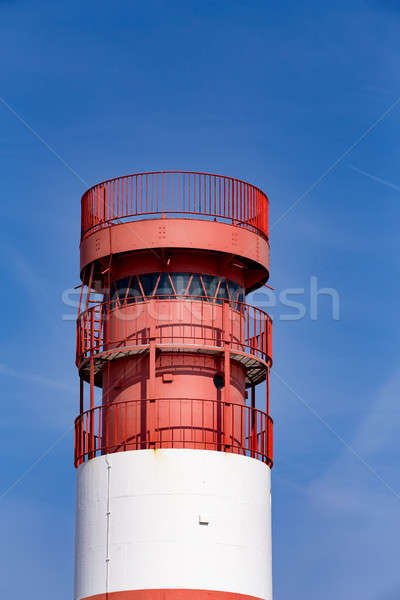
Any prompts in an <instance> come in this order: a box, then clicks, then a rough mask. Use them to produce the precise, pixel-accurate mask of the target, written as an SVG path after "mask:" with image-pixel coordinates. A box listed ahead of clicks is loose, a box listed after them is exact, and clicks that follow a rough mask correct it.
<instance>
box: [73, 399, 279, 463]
mask: <svg viewBox="0 0 400 600" xmlns="http://www.w3.org/2000/svg"><path fill="white" fill-rule="evenodd" d="M132 424H136V426H135V425H132ZM137 424H140V425H139V426H138V425H137ZM272 431H273V421H272V419H271V417H270V416H269V415H267V414H266V413H264V412H263V411H261V410H258V409H256V408H252V407H250V406H245V405H242V404H233V403H225V402H220V401H217V400H199V399H183V398H180V399H175V398H162V399H155V400H153V399H152V400H148V399H147V400H129V401H125V402H118V403H111V404H109V405H102V406H97V407H96V408H93V409H91V410H87V411H86V412H84V413H82V414H81V415H79V416H78V417H77V419H76V420H75V466H76V467H77V466H79V465H80V464H82V463H83V462H85V460H87V459H90V458H94V457H96V456H99V455H102V454H109V453H113V452H123V451H127V450H144V449H150V448H151V449H154V448H191V449H203V450H217V451H221V452H230V453H235V454H242V455H245V456H250V457H253V458H258V459H259V460H262V461H263V462H265V463H267V464H268V465H269V466H271V467H272V463H273V445H272V442H273V440H272Z"/></svg>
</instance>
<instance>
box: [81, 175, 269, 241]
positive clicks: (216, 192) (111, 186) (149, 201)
mask: <svg viewBox="0 0 400 600" xmlns="http://www.w3.org/2000/svg"><path fill="white" fill-rule="evenodd" d="M146 215H152V216H153V217H183V216H184V215H195V216H196V217H197V218H203V219H209V220H217V221H221V222H225V223H229V224H232V225H239V226H240V227H244V228H246V229H249V230H250V231H254V232H255V233H258V234H259V235H261V236H263V237H264V238H267V239H268V198H267V196H266V195H265V194H264V192H262V191H261V190H260V189H259V188H257V187H255V186H254V185H251V184H249V183H246V182H245V181H241V180H239V179H232V178H231V177H224V176H222V175H212V174H207V173H196V172H192V171H191V172H189V171H160V172H154V173H139V174H135V175H126V176H124V177H117V178H115V179H110V180H108V181H104V182H102V183H98V184H97V185H94V186H93V187H91V188H90V189H88V190H87V191H86V192H85V193H84V194H83V196H82V239H83V238H85V237H86V236H87V235H88V234H90V233H93V232H94V231H97V230H99V229H102V228H104V227H109V226H110V225H112V224H114V223H119V222H126V221H132V220H135V219H137V218H140V217H142V216H146Z"/></svg>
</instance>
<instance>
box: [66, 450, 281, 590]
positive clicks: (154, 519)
mask: <svg viewBox="0 0 400 600" xmlns="http://www.w3.org/2000/svg"><path fill="white" fill-rule="evenodd" d="M270 483H271V471H270V469H269V467H268V466H266V465H265V464H264V463H262V462H261V461H260V460H257V459H253V458H248V457H246V456H241V455H237V454H230V453H225V452H217V451H215V452H214V451H210V450H189V449H182V450H178V449H161V450H155V451H154V450H136V451H131V452H119V453H114V454H109V455H107V456H100V457H97V458H94V459H91V460H89V461H88V462H86V463H84V464H82V465H81V466H80V467H79V468H78V481H77V512H76V553H75V560H76V571H75V600H81V599H83V598H88V597H90V596H94V595H96V594H104V593H106V592H110V593H111V592H116V591H128V590H146V589H200V590H214V591H221V592H231V593H236V594H247V595H249V596H254V597H256V598H260V599H263V600H272V553H271V495H270Z"/></svg>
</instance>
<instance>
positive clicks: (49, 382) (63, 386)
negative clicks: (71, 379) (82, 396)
mask: <svg viewBox="0 0 400 600" xmlns="http://www.w3.org/2000/svg"><path fill="white" fill-rule="evenodd" d="M0 376H5V377H14V378H15V379H20V380H22V381H27V382H29V383H35V384H39V385H43V386H45V387H48V388H53V389H58V390H63V391H66V392H73V393H74V394H75V393H76V386H73V385H69V384H68V383H64V382H62V381H57V380H56V379H50V378H49V377H44V376H43V375H36V374H34V373H27V372H26V371H17V370H15V369H12V368H11V367H8V366H7V365H5V364H4V363H0Z"/></svg>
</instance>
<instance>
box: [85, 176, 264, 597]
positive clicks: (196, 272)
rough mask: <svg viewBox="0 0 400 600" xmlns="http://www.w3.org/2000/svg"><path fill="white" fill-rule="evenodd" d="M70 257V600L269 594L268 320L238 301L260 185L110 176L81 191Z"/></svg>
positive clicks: (258, 237) (253, 279)
mask: <svg viewBox="0 0 400 600" xmlns="http://www.w3.org/2000/svg"><path fill="white" fill-rule="evenodd" d="M80 255H81V266H80V273H81V279H82V286H81V298H80V307H79V316H78V320H77V358H76V364H77V367H78V370H79V376H80V412H79V416H78V417H77V419H76V421H75V466H76V468H77V509H76V573H75V600H261V599H262V600H271V598H272V574H271V498H270V475H271V468H272V419H271V418H270V416H269V391H268V390H269V369H270V367H271V363H272V353H271V319H270V318H269V317H268V315H267V314H266V313H264V312H263V311H262V310H259V309H258V308H255V307H253V306H250V305H249V304H247V303H246V294H248V293H249V292H251V291H253V290H256V289H257V288H259V287H260V286H261V285H263V284H264V283H265V282H266V281H267V279H268V276H269V243H268V199H267V197H266V195H265V194H264V193H263V192H262V191H261V190H259V189H258V188H256V187H254V186H253V185H250V184H248V183H245V182H243V181H239V180H237V179H232V178H230V177H223V176H220V175H211V174H205V173H196V172H178V171H176V172H155V173H142V174H136V175H128V176H124V177H119V178H117V179H113V180H109V181H106V182H104V183H100V184H97V185H95V186H94V187H92V188H90V189H89V190H88V191H87V192H86V193H85V194H84V195H83V197H82V237H81V245H80ZM262 382H266V395H264V394H263V399H262V401H261V402H259V403H258V405H259V406H261V407H262V409H259V408H256V386H257V385H258V384H260V383H262ZM259 400H260V399H259Z"/></svg>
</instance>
